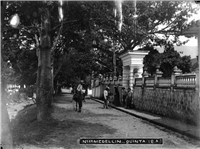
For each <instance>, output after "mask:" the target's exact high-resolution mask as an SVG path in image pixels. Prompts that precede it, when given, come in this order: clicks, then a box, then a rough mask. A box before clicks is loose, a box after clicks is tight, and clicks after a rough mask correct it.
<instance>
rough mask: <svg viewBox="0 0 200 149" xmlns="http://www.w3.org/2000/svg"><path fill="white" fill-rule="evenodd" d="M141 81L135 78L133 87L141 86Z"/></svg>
mask: <svg viewBox="0 0 200 149" xmlns="http://www.w3.org/2000/svg"><path fill="white" fill-rule="evenodd" d="M142 85H143V81H142V78H135V86H142Z"/></svg>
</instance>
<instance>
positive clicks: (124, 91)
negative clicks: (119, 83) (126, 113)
mask: <svg viewBox="0 0 200 149" xmlns="http://www.w3.org/2000/svg"><path fill="white" fill-rule="evenodd" d="M126 96H127V91H126V89H125V87H122V105H123V106H124V107H125V106H126Z"/></svg>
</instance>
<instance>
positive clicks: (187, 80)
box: [174, 75, 196, 88]
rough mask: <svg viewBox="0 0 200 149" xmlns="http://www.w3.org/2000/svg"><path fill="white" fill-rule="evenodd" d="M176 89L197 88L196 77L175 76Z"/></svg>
mask: <svg viewBox="0 0 200 149" xmlns="http://www.w3.org/2000/svg"><path fill="white" fill-rule="evenodd" d="M174 85H175V87H186V88H188V87H189V88H191V87H196V75H180V76H175V83H174Z"/></svg>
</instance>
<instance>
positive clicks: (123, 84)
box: [122, 66, 129, 88]
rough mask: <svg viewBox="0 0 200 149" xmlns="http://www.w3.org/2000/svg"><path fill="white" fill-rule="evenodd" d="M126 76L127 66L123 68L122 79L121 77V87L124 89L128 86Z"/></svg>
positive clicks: (127, 73) (127, 74) (127, 72)
mask: <svg viewBox="0 0 200 149" xmlns="http://www.w3.org/2000/svg"><path fill="white" fill-rule="evenodd" d="M128 76H129V70H128V68H127V66H124V67H123V77H122V86H124V87H125V88H127V87H128V85H129V84H127V82H128V79H129V78H128Z"/></svg>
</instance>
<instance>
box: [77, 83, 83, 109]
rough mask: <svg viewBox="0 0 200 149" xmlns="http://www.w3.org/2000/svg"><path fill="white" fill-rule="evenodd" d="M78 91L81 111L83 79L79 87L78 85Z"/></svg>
mask: <svg viewBox="0 0 200 149" xmlns="http://www.w3.org/2000/svg"><path fill="white" fill-rule="evenodd" d="M77 93H78V95H79V101H78V102H79V103H78V104H79V110H78V112H81V107H82V100H83V80H81V82H80V83H79V85H78V87H77Z"/></svg>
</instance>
